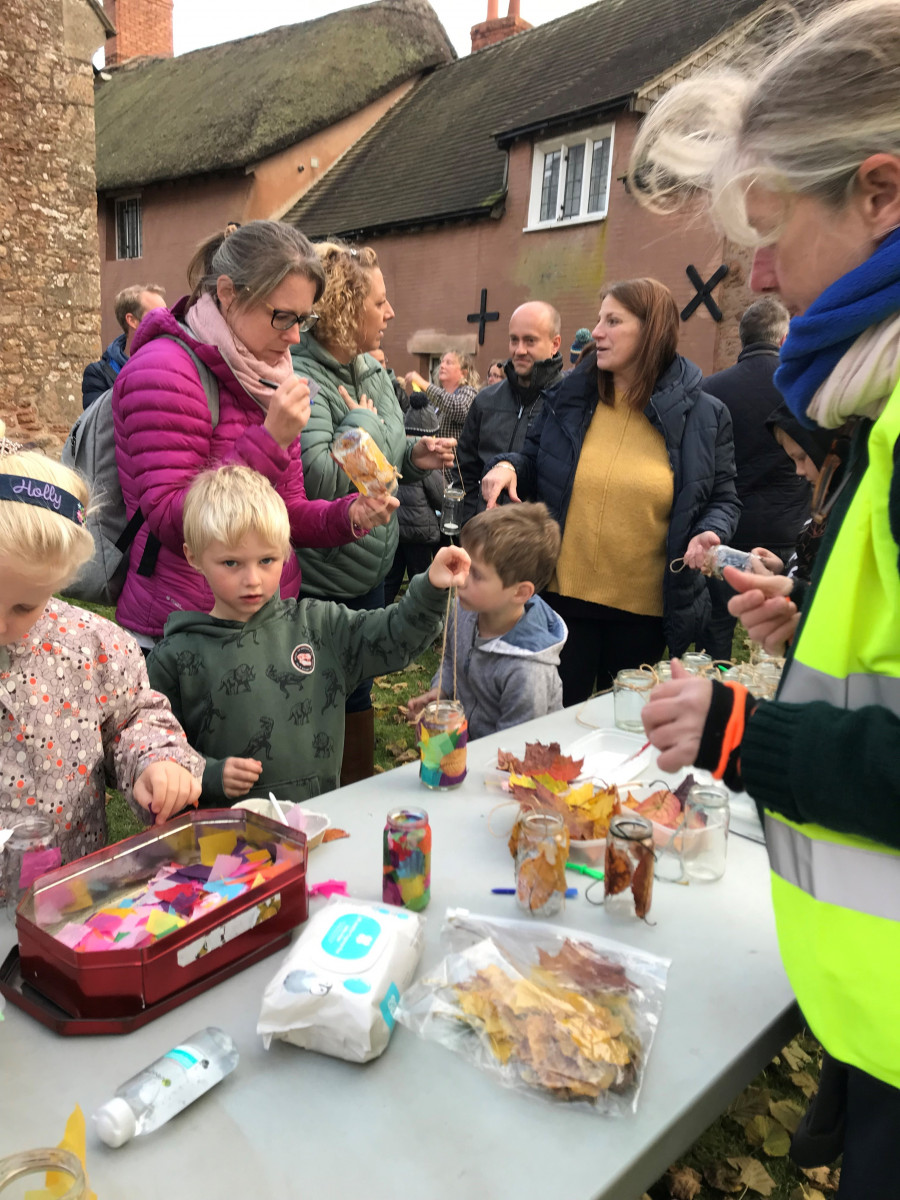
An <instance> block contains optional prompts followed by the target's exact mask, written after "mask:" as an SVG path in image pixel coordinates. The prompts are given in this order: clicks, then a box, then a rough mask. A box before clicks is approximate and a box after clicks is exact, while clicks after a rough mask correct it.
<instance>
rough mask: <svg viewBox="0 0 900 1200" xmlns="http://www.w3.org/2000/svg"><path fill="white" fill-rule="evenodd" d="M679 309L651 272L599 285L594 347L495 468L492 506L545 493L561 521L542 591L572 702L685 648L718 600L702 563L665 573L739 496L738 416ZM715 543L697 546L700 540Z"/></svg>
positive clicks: (720, 529)
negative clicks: (716, 388)
mask: <svg viewBox="0 0 900 1200" xmlns="http://www.w3.org/2000/svg"><path fill="white" fill-rule="evenodd" d="M678 327H679V318H678V309H677V307H676V305H675V301H674V299H673V297H672V293H671V292H670V291H669V289H668V288H667V287H665V286H664V285H663V284H661V283H659V282H657V280H655V279H631V280H627V281H625V282H624V283H617V284H613V285H611V286H609V287H606V288H604V290H603V292H602V302H601V305H600V315H599V319H598V323H597V326H596V328H595V329H594V331H593V335H592V336H593V339H594V343H595V346H596V353H594V354H588V355H586V356H585V358H584V359H583V360H582V361H581V363H579V365H578V366H577V367H576V368H575V369H574V370H573V371H570V372H569V373H568V374H567V375H564V376H563V378H562V379H561V380H560V382H559V383H558V384H557V385H556V386H555V387H554V388H552V389H551V390H550V391H548V392H547V394H546V396H545V399H544V407H543V409H542V410H541V415H540V417H539V418H538V420H537V422H536V424H535V427H534V429H533V430H532V432H531V433H530V435H529V437H528V439H527V440H526V442H525V446H524V447H523V451H522V453H521V454H512V455H508V456H506V457H505V458H502V459H497V460H495V461H494V462H493V463H491V464H490V469H489V470H488V471H487V473H486V474H485V476H484V478H483V480H482V492H483V495H484V498H485V500H486V501H487V505H488V508H491V507H493V505H495V504H496V502H497V498H498V496H499V495H500V493H501V492H502V491H504V490H507V491H508V492H509V498H510V500H513V501H515V500H519V499H522V500H526V499H532V498H537V499H540V500H543V501H545V503H546V504H547V506H548V507H549V508H550V511H551V512H552V513H553V515H554V516H555V517H556V519H557V520H558V521H559V523H560V526H561V527H562V530H563V539H562V550H561V551H560V556H559V562H558V564H557V568H556V574H555V575H554V577H553V579H552V580H551V582H550V587H549V589H548V591H547V592H546V593H545V599H546V600H547V601H548V602H549V603H550V604H551V605H552V606H553V607H554V608H555V609H556V611H557V612H558V613H559V614H560V616H561V617H562V618H563V619H564V620H565V622H566V624H567V625H568V627H569V639H568V642H567V643H566V646H565V649H564V651H563V655H562V661H561V663H560V674H561V676H562V681H563V701H564V703H565V704H574V703H577V702H578V701H579V700H584V699H586V698H587V697H588V696H590V695H591V693H592V692H593V691H594V690H595V689H597V688H604V687H608V686H609V685H610V683H611V681H612V679H614V678H615V675H616V672H617V671H618V670H620V669H621V668H622V667H634V666H638V665H639V664H640V663H642V662H655V661H656V660H657V659H658V658H660V657H661V655H662V653H663V651H664V649H665V647H666V645H668V647H669V650H670V652H671V654H672V655H676V654H681V653H683V652H684V651H685V650H686V649H687V648H688V646H689V645H690V644H691V642H692V641H693V640H694V638H695V636H696V634H697V632H698V631H699V630H700V629H701V627H702V625H703V622H704V619H705V614H706V610H707V608H708V605H709V600H708V597H707V592H706V586H705V585H706V580H705V579H704V577H703V576H702V575H700V574H699V573H698V572H696V571H683V572H681V573H679V574H674V573H673V572H671V571H669V570H668V569H667V567H668V564H669V563H670V562H672V561H673V560H674V559H677V558H681V557H683V556H684V554H685V553H686V551H687V550H688V547H689V545H690V543H691V542H692V540H693V539H695V538H700V536H701V535H702V534H703V533H705V532H712V533H715V534H717V535H718V537H719V538H720V540H721V541H722V542H727V541H728V540H729V538H730V537H731V535H732V534H733V532H734V529H735V527H736V525H737V519H738V513H739V511H740V504H739V502H738V499H737V493H736V491H735V486H734V474H735V472H734V445H733V442H732V432H731V417H730V416H729V413H728V410H727V408H726V407H725V406H724V404H722V403H721V402H720V401H719V400H716V399H714V398H713V397H712V396H708V395H706V394H705V393H704V392H703V391H702V390H701V383H702V374H701V372H700V369H699V367H696V366H695V365H694V364H693V363H691V362H688V360H687V359H685V358H682V357H681V356H680V355H679V354H678V353H677V351H676V347H677V344H678ZM705 541H706V539H703V540H702V541H701V542H695V543H694V545H695V546H696V545H701V544H705Z"/></svg>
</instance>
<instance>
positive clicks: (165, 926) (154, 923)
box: [147, 908, 184, 937]
mask: <svg viewBox="0 0 900 1200" xmlns="http://www.w3.org/2000/svg"><path fill="white" fill-rule="evenodd" d="M183 924H184V921H180V920H179V919H178V917H176V916H174V915H173V914H172V913H164V912H163V911H162V910H161V909H159V908H155V909H154V910H153V911H152V912H151V913H150V916H149V917H148V918H147V931H148V933H152V934H153V936H154V937H162V936H163V935H164V934H167V933H172V932H173V931H174V930H176V929H180V928H181V926H182V925H183Z"/></svg>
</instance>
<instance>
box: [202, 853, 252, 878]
mask: <svg viewBox="0 0 900 1200" xmlns="http://www.w3.org/2000/svg"><path fill="white" fill-rule="evenodd" d="M243 866H244V860H243V859H242V858H238V856H237V855H236V854H219V855H218V856H217V857H216V861H215V862H214V863H213V868H212V870H211V871H210V873H209V882H210V883H212V882H213V881H214V880H216V879H231V878H232V877H233V876H235V875H237V874H238V872H239V871H240V869H241V867H243Z"/></svg>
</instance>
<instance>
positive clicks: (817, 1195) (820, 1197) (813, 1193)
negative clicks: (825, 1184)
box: [790, 1183, 825, 1200]
mask: <svg viewBox="0 0 900 1200" xmlns="http://www.w3.org/2000/svg"><path fill="white" fill-rule="evenodd" d="M790 1200H825V1195H824V1193H823V1192H820V1191H819V1189H818V1188H814V1187H804V1186H803V1184H802V1183H798V1184H797V1186H796V1187H795V1188H794V1189H793V1191H792V1192H791V1195H790Z"/></svg>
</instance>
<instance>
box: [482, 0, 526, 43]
mask: <svg viewBox="0 0 900 1200" xmlns="http://www.w3.org/2000/svg"><path fill="white" fill-rule="evenodd" d="M519 2H520V0H509V11H508V13H507V14H506V16H505V17H498V16H497V6H498V0H488V8H487V20H485V21H482V22H481V24H480V25H473V26H472V53H473V54H474V53H475V51H476V50H483V49H484V48H485V46H493V45H494V43H495V42H502V41H503V40H504V39H505V38H508V37H512V36H513V35H514V34H516V33H524V31H525V30H526V29H530V28H531V25H530V24H529V23H528V22H527V21H523V20H522V18H521V16H520V15H519Z"/></svg>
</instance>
